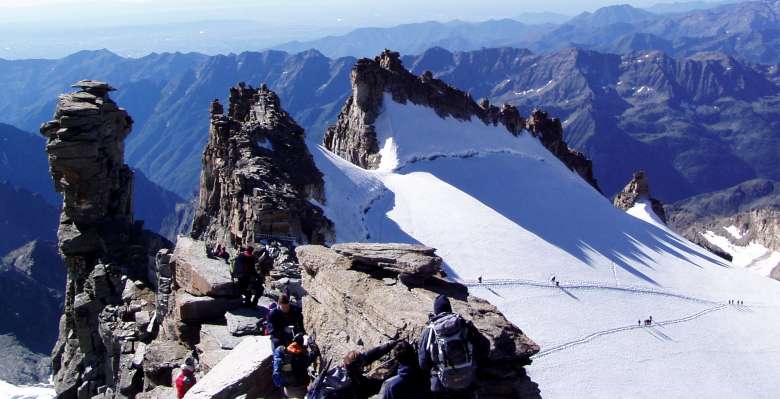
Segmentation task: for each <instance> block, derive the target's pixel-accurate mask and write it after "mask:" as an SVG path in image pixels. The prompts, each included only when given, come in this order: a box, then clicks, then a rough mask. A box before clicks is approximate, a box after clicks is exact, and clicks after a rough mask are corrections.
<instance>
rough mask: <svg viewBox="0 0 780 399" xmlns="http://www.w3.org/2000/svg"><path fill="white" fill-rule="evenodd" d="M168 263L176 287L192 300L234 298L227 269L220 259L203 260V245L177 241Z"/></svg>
mask: <svg viewBox="0 0 780 399" xmlns="http://www.w3.org/2000/svg"><path fill="white" fill-rule="evenodd" d="M171 262H172V263H173V267H174V268H175V271H176V284H177V285H178V286H179V287H181V288H182V289H184V290H185V291H187V292H188V293H190V294H192V295H195V296H238V295H239V291H238V289H237V288H236V286H235V284H234V283H233V281H232V279H231V278H230V268H229V266H228V264H227V263H225V261H223V260H221V259H210V258H208V257H207V256H206V244H205V243H204V242H203V241H197V240H193V239H192V238H189V237H183V236H182V237H179V238H178V240H177V242H176V249H175V250H174V251H173V257H172V260H171Z"/></svg>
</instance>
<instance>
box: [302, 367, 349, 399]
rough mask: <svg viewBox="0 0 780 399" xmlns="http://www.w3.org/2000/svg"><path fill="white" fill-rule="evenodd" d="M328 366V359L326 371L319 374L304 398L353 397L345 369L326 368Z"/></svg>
mask: <svg viewBox="0 0 780 399" xmlns="http://www.w3.org/2000/svg"><path fill="white" fill-rule="evenodd" d="M329 366H330V361H329V362H328V363H327V365H326V366H325V370H327V371H326V372H323V373H322V374H320V376H319V377H317V379H316V380H315V382H314V384H312V388H311V390H309V392H308V393H307V394H306V399H354V392H353V390H352V379H350V378H349V374H348V373H347V370H345V369H344V368H343V367H336V368H334V369H332V370H328V369H327V367H329Z"/></svg>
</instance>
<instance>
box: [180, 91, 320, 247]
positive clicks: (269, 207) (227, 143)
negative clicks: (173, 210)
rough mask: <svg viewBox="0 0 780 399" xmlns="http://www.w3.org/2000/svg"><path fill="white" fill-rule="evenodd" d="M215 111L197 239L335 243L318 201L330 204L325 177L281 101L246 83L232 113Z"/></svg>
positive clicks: (216, 107)
mask: <svg viewBox="0 0 780 399" xmlns="http://www.w3.org/2000/svg"><path fill="white" fill-rule="evenodd" d="M210 112H211V127H210V130H209V141H208V144H207V146H206V149H205V151H204V153H203V171H202V173H201V180H200V200H199V204H198V209H197V211H196V214H195V219H194V223H193V227H192V237H195V238H198V239H202V240H204V241H206V242H207V243H208V244H209V245H213V244H216V243H221V244H227V245H228V246H232V245H248V244H252V243H255V242H256V241H258V240H259V239H263V238H276V239H280V240H287V241H298V242H301V243H322V242H325V240H326V239H328V238H330V236H331V231H330V227H331V226H330V222H329V221H328V220H327V219H326V218H325V217H324V216H323V214H322V210H321V209H320V208H319V207H317V206H315V205H313V204H312V203H311V202H310V199H314V200H316V201H319V202H321V203H322V202H324V195H323V180H322V173H320V171H319V170H317V167H316V166H315V164H314V160H313V159H312V156H311V154H310V153H309V151H308V149H307V147H306V143H305V141H304V131H303V129H302V128H301V127H300V126H298V124H296V123H295V121H294V120H293V119H292V118H291V117H290V116H289V115H288V114H287V112H285V111H284V110H283V109H282V108H281V106H280V105H279V97H277V95H276V94H275V93H273V92H272V91H270V90H268V89H267V88H266V87H265V86H262V87H260V88H258V89H255V88H252V87H250V86H247V85H245V84H243V83H240V84H239V85H238V86H236V87H233V88H231V89H230V104H229V107H228V111H227V114H226V115H224V114H223V113H224V107H223V106H222V105H221V104H219V102H217V101H216V100H215V102H214V103H212V106H211V108H210Z"/></svg>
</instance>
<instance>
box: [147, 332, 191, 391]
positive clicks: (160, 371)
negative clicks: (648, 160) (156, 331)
mask: <svg viewBox="0 0 780 399" xmlns="http://www.w3.org/2000/svg"><path fill="white" fill-rule="evenodd" d="M191 353H192V351H190V350H189V349H187V347H185V346H184V345H182V344H181V343H179V342H178V341H173V340H167V339H158V340H155V341H153V342H151V343H150V344H149V345H147V346H146V349H145V351H144V358H143V370H144V376H145V377H146V379H147V380H148V381H147V382H151V383H153V384H155V385H168V384H170V381H171V377H172V374H173V370H174V369H175V368H177V367H179V365H180V364H181V363H182V362H183V361H184V360H185V359H186V358H187V357H188V356H190V354H191Z"/></svg>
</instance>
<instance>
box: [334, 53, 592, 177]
mask: <svg viewBox="0 0 780 399" xmlns="http://www.w3.org/2000/svg"><path fill="white" fill-rule="evenodd" d="M351 82H352V95H351V97H350V98H349V99H348V100H347V103H346V104H345V105H344V108H342V110H341V113H340V114H339V117H338V120H337V122H336V124H335V125H333V126H331V127H330V128H328V131H327V133H326V134H325V138H324V145H325V147H326V148H327V149H329V150H331V151H332V152H334V153H335V154H337V155H339V156H340V157H342V158H344V159H346V160H347V161H349V162H352V163H353V164H355V165H358V166H360V167H362V168H366V169H376V168H377V167H378V166H379V162H380V158H381V156H380V154H379V144H378V143H377V139H376V131H375V130H374V121H376V118H377V117H378V116H379V113H380V112H381V107H382V101H383V95H384V93H390V94H391V95H392V96H393V100H394V101H397V102H399V103H402V104H403V103H406V102H407V101H410V102H411V103H413V104H416V105H423V106H426V107H429V108H432V109H433V110H434V111H435V112H436V113H437V114H438V115H439V116H441V117H448V116H449V117H453V118H455V119H459V120H464V121H467V120H472V118H476V119H478V120H481V121H482V122H483V123H485V124H492V125H498V124H500V125H502V126H504V127H506V129H507V131H508V133H511V134H513V135H518V134H520V133H521V132H522V131H523V130H525V129H528V130H529V131H530V132H531V133H532V134H534V135H535V136H537V137H539V138H540V141H541V142H542V144H544V145H545V147H547V148H548V149H549V150H550V151H551V152H552V153H553V154H554V155H555V156H557V157H558V158H559V159H560V160H561V161H562V162H563V163H564V164H566V165H567V166H568V167H569V169H571V170H573V171H575V172H576V173H578V174H579V175H580V176H582V178H583V179H585V180H586V181H587V182H588V183H589V184H591V185H592V186H593V187H594V188H596V189H597V190H598V189H599V188H598V184H597V183H596V180H595V178H594V177H593V167H592V163H591V162H590V161H589V160H588V159H587V158H585V156H584V155H583V154H581V153H579V152H577V151H574V150H571V149H569V148H568V146H567V145H566V143H565V142H564V141H563V129H562V127H561V124H560V121H558V120H555V119H550V118H548V117H547V114H546V113H541V112H540V113H534V114H533V115H532V116H531V117H530V118H529V119H528V121H526V120H525V119H524V118H522V117H521V116H520V113H519V111H518V110H517V108H516V107H514V106H511V105H508V104H504V105H503V106H502V107H500V108H499V107H497V106H494V105H491V104H490V103H489V102H488V101H486V100H485V101H482V102H481V103H480V104H477V103H476V102H475V101H474V99H472V98H471V95H469V94H468V93H466V92H464V91H461V90H458V89H456V88H454V87H452V86H450V85H448V84H446V83H444V81H442V80H439V79H435V78H434V77H433V74H432V73H431V72H430V71H425V72H423V74H422V75H420V76H416V75H413V74H412V73H410V72H409V71H407V70H406V68H404V66H403V65H402V63H401V59H400V55H399V54H398V53H396V52H392V51H390V50H385V51H384V52H383V53H382V54H380V55H379V56H377V57H376V58H374V59H373V60H371V59H368V58H363V59H360V60H358V62H357V64H356V65H355V67H354V68H353V69H352V74H351Z"/></svg>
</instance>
